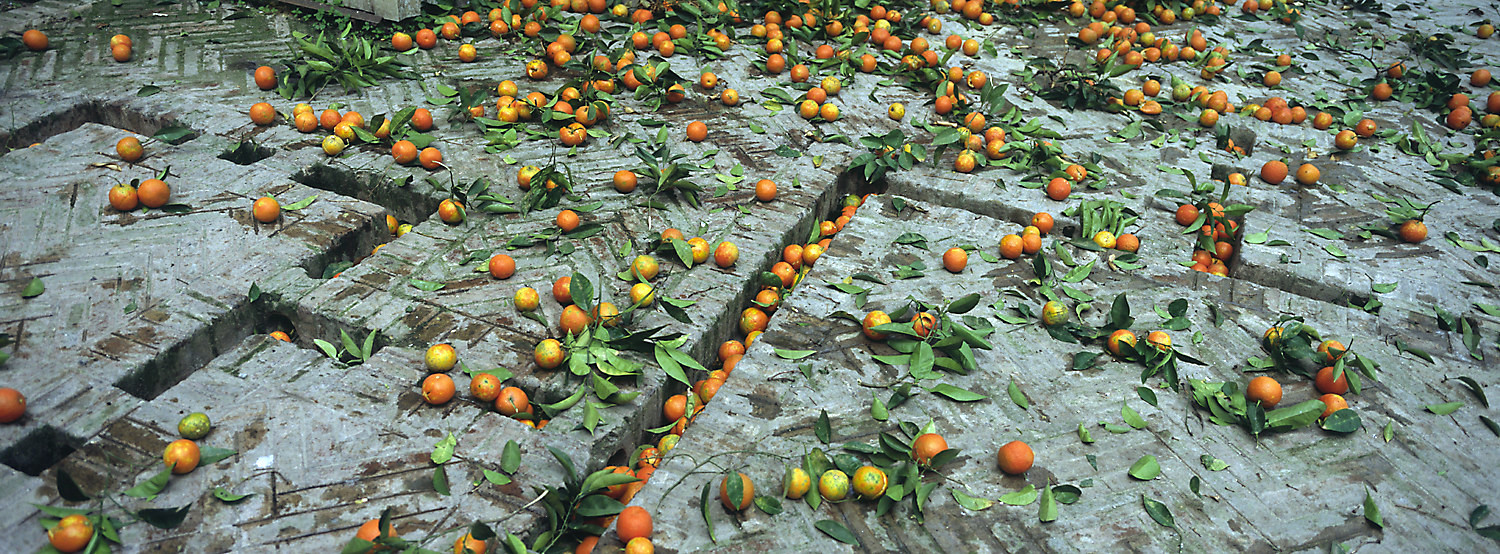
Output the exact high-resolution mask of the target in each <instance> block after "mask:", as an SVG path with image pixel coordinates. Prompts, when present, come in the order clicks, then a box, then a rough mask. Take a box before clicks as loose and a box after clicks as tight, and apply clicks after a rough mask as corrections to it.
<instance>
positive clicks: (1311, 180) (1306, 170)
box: [1297, 164, 1322, 185]
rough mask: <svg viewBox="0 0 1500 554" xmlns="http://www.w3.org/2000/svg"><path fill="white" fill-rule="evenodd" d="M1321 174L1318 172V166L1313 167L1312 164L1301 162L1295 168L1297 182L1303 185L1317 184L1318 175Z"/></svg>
mask: <svg viewBox="0 0 1500 554" xmlns="http://www.w3.org/2000/svg"><path fill="white" fill-rule="evenodd" d="M1321 175H1322V174H1321V173H1319V172H1318V168H1316V167H1314V166H1313V164H1302V165H1301V166H1300V167H1298V168H1297V182H1298V183H1302V184H1304V185H1314V184H1317V182H1318V177H1320V176H1321Z"/></svg>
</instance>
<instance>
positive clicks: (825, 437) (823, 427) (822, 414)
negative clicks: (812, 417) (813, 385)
mask: <svg viewBox="0 0 1500 554" xmlns="http://www.w3.org/2000/svg"><path fill="white" fill-rule="evenodd" d="M813 432H814V433H815V434H817V435H818V440H819V441H822V442H823V444H828V443H829V441H832V440H833V429H832V426H831V424H830V423H829V422H828V410H819V413H818V422H817V423H815V424H813Z"/></svg>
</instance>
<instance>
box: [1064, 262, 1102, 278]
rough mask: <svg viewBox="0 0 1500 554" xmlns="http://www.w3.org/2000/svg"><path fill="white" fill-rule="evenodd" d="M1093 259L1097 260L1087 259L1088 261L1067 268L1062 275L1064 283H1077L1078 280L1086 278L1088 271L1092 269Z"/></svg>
mask: <svg viewBox="0 0 1500 554" xmlns="http://www.w3.org/2000/svg"><path fill="white" fill-rule="evenodd" d="M1095 261H1097V260H1089V263H1086V264H1083V265H1081V266H1078V267H1075V268H1073V269H1071V270H1069V271H1068V273H1067V274H1066V275H1063V276H1062V281H1063V282H1065V283H1077V282H1079V281H1082V280H1084V279H1087V278H1088V277H1089V273H1090V272H1092V271H1093V270H1094V262H1095Z"/></svg>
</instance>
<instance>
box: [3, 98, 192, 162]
mask: <svg viewBox="0 0 1500 554" xmlns="http://www.w3.org/2000/svg"><path fill="white" fill-rule="evenodd" d="M85 123H97V124H100V125H107V126H110V127H115V128H117V129H125V130H128V131H131V132H134V133H137V134H141V135H145V136H148V137H149V136H154V135H156V134H157V133H159V132H161V131H162V130H163V129H167V128H170V127H178V126H180V125H181V124H180V123H178V122H177V120H176V119H174V118H168V117H159V116H151V115H146V114H145V113H143V112H140V111H137V110H134V109H131V108H128V107H125V106H124V104H123V103H122V102H104V101H99V100H90V101H86V102H79V103H76V104H71V105H68V106H67V107H64V108H62V109H61V110H59V111H56V112H53V113H50V114H47V115H45V116H42V117H39V118H37V119H35V120H33V121H32V122H31V123H28V124H26V125H24V126H22V127H20V128H18V129H15V130H12V131H10V132H9V133H6V132H5V131H4V130H0V144H3V145H4V147H5V149H6V150H7V151H8V150H14V149H17V148H25V147H27V146H30V145H32V144H36V143H39V142H44V141H46V140H47V139H49V138H52V137H54V136H57V135H60V134H63V133H66V132H68V131H72V130H74V129H77V128H79V127H81V126H83V125H84V124H85ZM200 134H201V133H199V132H198V131H197V130H195V129H186V132H184V133H181V134H178V133H173V135H174V136H173V137H172V140H170V141H167V142H170V143H171V144H182V143H184V142H187V141H190V140H193V139H195V138H198V136H199V135H200Z"/></svg>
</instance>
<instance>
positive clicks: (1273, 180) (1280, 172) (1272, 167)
mask: <svg viewBox="0 0 1500 554" xmlns="http://www.w3.org/2000/svg"><path fill="white" fill-rule="evenodd" d="M1286 173H1287V167H1286V163H1284V162H1282V161H1281V160H1271V161H1269V162H1266V163H1265V164H1264V165H1261V166H1260V178H1261V180H1262V181H1265V182H1267V183H1270V184H1273V185H1279V184H1281V182H1282V181H1285V180H1286Z"/></svg>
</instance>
